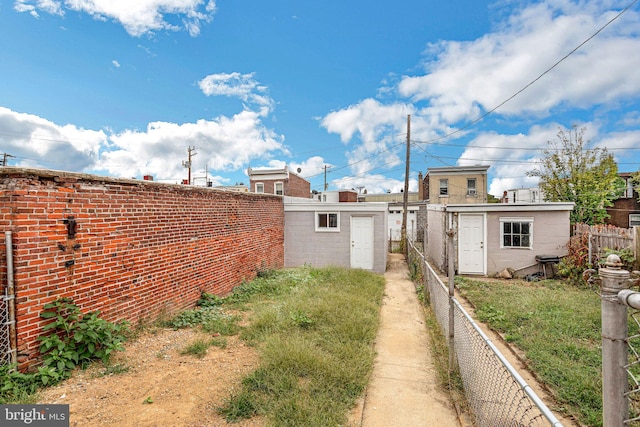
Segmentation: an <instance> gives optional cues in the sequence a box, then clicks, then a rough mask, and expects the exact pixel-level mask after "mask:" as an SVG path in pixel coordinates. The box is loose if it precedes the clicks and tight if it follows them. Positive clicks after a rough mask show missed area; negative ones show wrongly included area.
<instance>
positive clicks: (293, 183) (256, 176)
mask: <svg viewBox="0 0 640 427" xmlns="http://www.w3.org/2000/svg"><path fill="white" fill-rule="evenodd" d="M247 175H249V191H251V192H253V193H265V194H276V195H279V196H289V197H302V198H305V199H309V198H311V183H310V182H309V181H307V180H306V179H304V178H302V177H301V176H299V175H297V174H295V173H293V172H291V171H290V170H289V168H288V167H287V166H285V167H284V168H283V169H252V168H249V169H248V170H247Z"/></svg>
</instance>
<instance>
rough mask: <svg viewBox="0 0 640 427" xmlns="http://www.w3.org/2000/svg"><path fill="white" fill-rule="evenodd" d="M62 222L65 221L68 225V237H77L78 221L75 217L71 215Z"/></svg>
mask: <svg viewBox="0 0 640 427" xmlns="http://www.w3.org/2000/svg"><path fill="white" fill-rule="evenodd" d="M62 222H64V223H65V224H66V225H67V237H68V238H69V239H75V238H76V230H77V228H78V223H77V222H76V219H75V217H73V216H70V217H68V218H67V219H65V220H63V221H62Z"/></svg>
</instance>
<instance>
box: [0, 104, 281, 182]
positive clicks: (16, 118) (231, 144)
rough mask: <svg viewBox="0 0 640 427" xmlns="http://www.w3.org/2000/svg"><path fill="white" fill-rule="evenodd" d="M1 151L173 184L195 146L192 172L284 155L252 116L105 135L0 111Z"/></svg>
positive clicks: (36, 163)
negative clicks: (143, 176)
mask: <svg viewBox="0 0 640 427" xmlns="http://www.w3.org/2000/svg"><path fill="white" fill-rule="evenodd" d="M0 129H3V135H2V140H3V150H4V151H5V152H7V153H8V154H11V155H13V156H15V158H12V160H11V162H10V164H11V165H15V166H23V167H45V168H48V169H58V170H69V171H78V172H90V173H106V174H108V175H110V176H117V177H129V178H130V177H134V176H138V177H139V176H142V175H147V174H151V175H154V176H155V177H156V178H157V179H158V180H172V181H175V182H179V181H181V180H182V179H183V178H186V171H185V169H184V168H183V166H182V161H183V160H187V147H189V146H190V147H195V152H197V154H196V155H195V156H194V157H193V159H192V163H193V168H192V170H193V171H195V170H199V169H201V170H204V168H205V166H208V168H209V170H214V171H237V170H242V169H244V168H246V166H247V165H249V164H250V162H251V161H255V160H256V159H268V158H269V157H271V156H272V155H273V153H280V154H283V155H289V154H290V153H289V152H288V150H287V149H286V148H285V147H284V145H283V140H284V137H283V136H281V135H278V134H276V133H275V132H274V131H272V130H271V129H268V128H266V127H265V126H264V125H263V123H262V122H261V115H260V113H257V112H252V111H242V112H240V113H238V114H236V115H234V116H232V117H225V116H220V117H217V118H215V119H214V120H198V121H197V122H195V123H184V124H176V123H168V122H153V123H149V125H148V126H147V129H146V130H144V131H136V130H125V131H123V132H120V133H110V134H107V133H105V132H104V131H102V130H99V131H95V130H87V129H82V128H78V127H76V126H74V125H64V126H61V125H57V124H55V123H52V122H50V121H48V120H46V119H43V118H40V117H37V116H35V115H30V114H23V113H16V112H14V111H11V110H9V109H7V108H4V107H0Z"/></svg>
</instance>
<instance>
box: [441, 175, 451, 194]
mask: <svg viewBox="0 0 640 427" xmlns="http://www.w3.org/2000/svg"><path fill="white" fill-rule="evenodd" d="M440 195H441V196H448V195H449V180H448V179H441V180H440Z"/></svg>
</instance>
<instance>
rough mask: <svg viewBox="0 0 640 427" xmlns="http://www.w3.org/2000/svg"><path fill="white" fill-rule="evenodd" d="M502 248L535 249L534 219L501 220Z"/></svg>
mask: <svg viewBox="0 0 640 427" xmlns="http://www.w3.org/2000/svg"><path fill="white" fill-rule="evenodd" d="M500 224H501V233H500V234H501V236H500V237H501V240H502V242H501V245H500V247H502V248H529V249H531V248H532V247H533V218H500Z"/></svg>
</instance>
